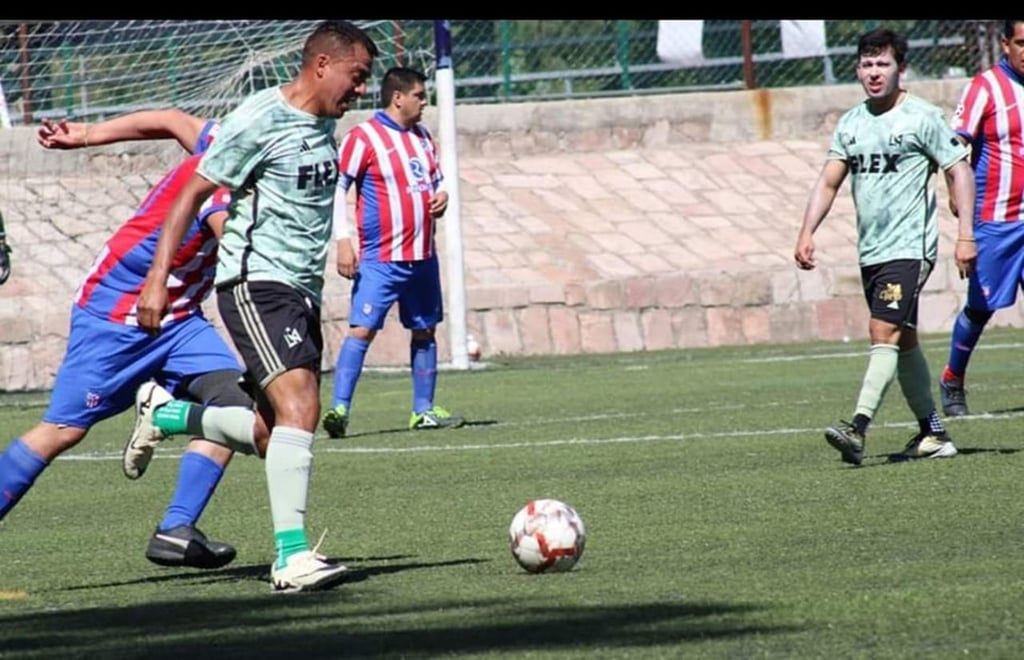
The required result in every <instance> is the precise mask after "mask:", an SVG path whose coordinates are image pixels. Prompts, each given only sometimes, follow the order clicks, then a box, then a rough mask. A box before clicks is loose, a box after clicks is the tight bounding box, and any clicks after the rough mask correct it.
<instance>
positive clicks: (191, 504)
mask: <svg viewBox="0 0 1024 660" xmlns="http://www.w3.org/2000/svg"><path fill="white" fill-rule="evenodd" d="M223 475H224V468H222V467H221V466H220V465H218V464H217V463H216V462H214V461H212V460H210V459H209V458H207V457H206V456H203V455H202V454H199V453H197V452H194V451H187V452H185V455H184V456H182V457H181V467H179V469H178V485H177V486H176V487H175V489H174V496H173V497H172V498H171V503H170V504H169V505H168V506H167V512H166V513H165V514H164V519H163V520H162V521H160V531H164V532H166V531H168V530H170V529H174V528H175V527H179V526H181V525H195V524H196V521H197V520H199V516H201V515H202V513H203V510H204V509H206V505H207V504H208V503H209V501H210V497H211V496H212V495H213V491H214V490H216V488H217V484H218V483H219V482H220V478H221V477H222V476H223Z"/></svg>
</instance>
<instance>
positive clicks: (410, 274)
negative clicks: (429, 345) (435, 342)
mask: <svg viewBox="0 0 1024 660" xmlns="http://www.w3.org/2000/svg"><path fill="white" fill-rule="evenodd" d="M395 302H397V303H398V318H399V319H400V320H401V321H402V326H403V327H405V328H408V329H409V330H427V329H430V328H435V327H437V325H438V324H439V323H441V321H442V320H443V319H444V306H443V304H442V302H441V273H440V270H439V269H438V265H437V255H436V254H435V255H434V256H432V257H430V258H429V259H424V260H423V261H392V262H377V261H371V262H365V261H364V262H361V263H360V264H359V272H358V273H356V276H355V280H354V282H353V285H352V309H351V310H350V311H349V315H348V324H349V325H351V326H356V327H360V328H371V329H373V330H380V329H381V328H383V327H384V318H385V317H386V316H387V315H388V311H389V310H390V309H391V306H392V305H394V304H395Z"/></svg>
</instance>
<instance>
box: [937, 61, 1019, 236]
mask: <svg viewBox="0 0 1024 660" xmlns="http://www.w3.org/2000/svg"><path fill="white" fill-rule="evenodd" d="M950 123H951V125H952V127H953V130H954V131H956V132H957V133H958V134H960V135H962V136H964V137H965V138H966V139H967V140H969V141H970V142H971V146H972V149H973V153H972V156H971V162H972V164H973V165H974V178H975V183H976V188H977V194H976V195H975V213H974V218H975V220H976V221H981V222H1016V221H1019V220H1021V219H1024V218H1022V211H1024V80H1022V78H1021V76H1019V75H1018V74H1017V73H1016V72H1015V71H1014V70H1013V69H1012V68H1011V67H1010V65H1009V63H1008V62H1007V61H1006V58H1003V59H1002V61H1000V62H999V63H998V64H996V65H995V66H993V67H991V68H989V69H986V70H985V71H983V72H981V73H979V74H978V75H976V76H974V78H972V79H971V82H970V83H968V85H967V87H966V88H964V91H963V94H962V95H961V97H960V103H959V105H957V108H956V111H955V112H954V113H953V118H952V121H951V122H950Z"/></svg>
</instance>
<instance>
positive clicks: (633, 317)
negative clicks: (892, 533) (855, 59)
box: [0, 80, 1024, 390]
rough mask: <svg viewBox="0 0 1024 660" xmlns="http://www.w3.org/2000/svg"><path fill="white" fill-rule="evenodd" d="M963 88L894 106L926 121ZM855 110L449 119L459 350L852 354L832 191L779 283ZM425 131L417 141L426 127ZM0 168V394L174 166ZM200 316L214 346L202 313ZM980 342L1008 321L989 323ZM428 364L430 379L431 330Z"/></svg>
mask: <svg viewBox="0 0 1024 660" xmlns="http://www.w3.org/2000/svg"><path fill="white" fill-rule="evenodd" d="M964 82H965V81H963V80H958V81H932V82H921V83H911V84H910V85H909V87H910V89H911V91H912V92H915V93H917V94H920V95H921V96H923V97H925V98H927V99H929V100H931V101H933V102H935V103H936V104H937V105H940V106H941V107H943V108H945V109H946V110H947V111H948V110H949V109H951V108H952V107H953V105H954V104H955V103H956V101H957V97H958V95H959V91H960V89H961V87H962V85H963V84H964ZM861 99H862V92H861V90H860V87H859V86H857V85H842V86H834V87H823V88H793V89H774V90H759V91H755V92H746V91H731V92H708V93H694V94H679V95H669V96H644V97H639V98H618V99H603V100H590V101H552V102H545V103H536V104H527V103H524V104H514V105H505V106H495V105H487V106H460V107H459V108H458V109H457V120H458V125H459V134H458V136H457V141H458V148H459V165H460V173H459V175H460V191H461V193H462V201H461V206H460V216H461V220H462V225H463V231H462V235H463V239H464V255H463V257H464V262H465V267H466V269H465V283H466V302H467V317H468V318H467V322H468V329H469V332H470V334H472V335H473V336H474V337H475V338H476V339H477V341H478V342H479V343H480V344H481V346H482V349H483V352H484V355H485V357H490V358H493V357H496V356H499V355H503V354H506V355H531V354H532V355H537V354H574V353H598V352H612V351H640V350H658V349H665V348H686V347H695V346H717V345H725V344H751V343H762V342H788V341H803V340H808V339H840V338H843V337H850V338H853V339H854V340H857V341H863V340H864V339H865V335H866V326H867V311H866V308H865V304H864V301H863V294H862V292H861V289H860V282H859V271H858V269H857V266H856V249H855V240H856V231H855V221H854V216H853V206H852V202H851V201H850V200H849V193H848V191H845V190H844V191H843V192H842V193H841V194H840V198H839V199H838V200H837V202H836V204H835V205H834V208H833V210H832V213H831V214H830V216H829V218H828V219H827V220H826V222H825V224H824V225H823V226H822V228H821V229H820V230H819V232H818V235H817V247H818V253H819V261H820V264H821V265H820V267H819V268H818V269H817V270H815V271H811V272H803V271H798V270H797V269H796V268H795V267H794V266H793V264H792V249H793V245H794V242H795V239H796V231H797V228H798V227H799V223H800V220H801V216H802V212H803V207H804V204H805V203H806V196H807V193H808V191H809V189H810V186H811V185H812V184H813V182H814V179H815V178H816V176H817V173H818V170H819V168H820V166H821V163H822V162H823V158H824V153H825V148H826V145H827V142H828V139H829V137H830V134H831V130H832V127H833V126H834V124H835V121H836V120H837V119H838V117H839V115H840V114H841V113H842V112H843V111H844V110H845V109H846V108H848V107H850V106H852V105H853V104H855V103H857V102H859V101H860V100H861ZM365 114H366V113H362V114H361V115H360V114H359V113H356V114H353V115H352V116H350V117H346V118H345V120H344V122H345V123H344V124H343V126H342V127H341V128H342V129H344V128H347V126H348V125H351V124H353V123H355V122H357V121H359V120H361V119H362V118H364V116H365ZM426 121H427V123H428V125H431V126H432V127H433V124H432V122H433V121H434V115H432V114H428V116H427V118H426ZM435 128H436V127H435ZM0 153H2V154H4V156H3V157H2V158H0V211H2V212H3V213H4V216H5V218H6V221H7V230H8V237H9V240H10V243H11V244H12V245H13V246H14V250H15V251H14V254H13V275H12V277H11V279H10V280H9V281H8V282H7V283H6V284H5V285H4V286H2V287H0V328H2V333H0V390H31V389H45V388H48V387H50V386H51V385H52V383H53V377H54V375H55V373H56V369H57V367H58V366H59V363H60V360H61V358H62V355H63V350H64V345H65V343H66V339H67V329H68V318H69V307H70V300H71V297H72V295H73V293H74V291H75V289H76V288H77V286H78V284H79V282H80V281H81V279H82V277H83V276H84V275H85V272H86V269H87V268H88V267H89V265H90V264H91V262H92V260H93V258H94V256H95V255H96V253H97V252H98V251H99V249H100V248H101V246H102V245H103V242H104V241H105V240H106V239H107V238H108V236H109V235H110V234H111V232H113V231H114V229H116V227H117V226H118V225H119V224H120V223H121V222H123V221H124V220H125V219H126V218H127V217H128V216H129V215H130V214H131V212H132V210H133V209H134V207H135V206H136V205H137V203H138V201H139V200H140V199H141V198H142V196H143V195H145V193H146V192H147V191H148V189H149V187H150V186H152V185H153V184H154V183H155V182H156V181H157V180H158V179H159V178H160V177H161V176H162V175H163V173H164V171H165V170H166V169H167V168H168V167H170V166H171V165H172V164H174V163H176V162H177V161H178V160H179V159H180V157H181V152H180V150H179V149H178V148H177V146H176V145H171V144H167V143H132V144H126V145H118V146H111V147H101V148H97V149H93V150H89V151H75V152H46V151H44V150H42V149H41V148H39V147H38V146H37V145H36V144H35V142H34V133H33V131H32V130H30V129H13V130H9V131H0ZM938 190H939V196H940V206H941V208H942V209H943V217H942V218H941V220H940V263H939V264H938V267H937V269H936V272H935V273H934V274H933V275H932V277H931V279H930V281H929V283H928V286H927V288H926V290H925V292H924V295H923V297H922V305H921V319H920V321H921V322H920V327H921V329H922V330H923V331H925V332H946V331H948V330H949V328H950V326H951V324H952V321H953V319H954V317H955V315H956V313H957V311H958V310H959V307H960V305H961V304H962V303H963V298H964V294H965V285H964V284H963V282H961V281H960V280H959V278H958V277H957V275H956V270H955V267H954V266H953V264H952V262H951V259H950V257H951V255H952V248H953V241H954V239H955V231H956V227H955V222H954V221H953V219H952V218H951V217H949V215H948V214H947V213H946V212H945V204H946V197H945V190H944V186H943V185H942V184H941V183H939V184H938ZM439 232H440V233H439V236H438V245H439V246H440V248H441V254H442V265H443V267H444V266H446V265H447V262H446V261H445V260H444V256H445V254H444V253H445V230H444V227H443V226H442V227H441V228H440V230H439ZM333 263H334V255H333V254H331V255H330V257H329V260H328V264H329V265H328V271H329V272H328V277H327V288H326V291H325V305H324V310H323V318H324V335H325V342H326V354H325V356H324V367H325V368H326V369H332V368H333V364H334V360H335V356H336V353H337V350H338V347H339V344H340V340H341V338H342V336H343V335H344V332H345V328H346V318H347V315H348V293H349V290H348V287H349V283H348V281H347V280H343V279H342V278H340V277H337V276H335V275H334V273H333ZM442 272H444V271H442ZM445 280H446V282H445V284H446V287H447V278H446V277H445ZM446 290H447V289H446ZM449 293H450V292H449ZM206 310H207V313H208V315H209V316H210V318H211V319H212V320H213V321H214V323H215V324H217V325H218V327H219V319H218V318H217V314H216V309H215V307H214V305H213V304H212V301H210V302H209V303H208V304H207V306H206ZM994 322H995V323H997V324H1009V325H1020V324H1022V323H1024V319H1022V318H1021V313H1020V312H1019V311H1017V310H1007V311H1006V312H1005V313H1001V314H999V315H997V316H996V317H995V319H994ZM439 347H440V357H441V359H442V360H445V361H446V360H448V359H450V350H449V346H448V341H447V333H446V332H445V327H444V326H442V328H441V332H439ZM407 360H408V335H407V333H406V332H405V331H404V330H402V328H401V327H400V323H399V322H398V318H397V313H396V311H395V310H393V311H392V314H391V316H390V317H389V319H388V322H387V325H386V327H385V330H384V331H383V332H382V333H381V334H380V336H379V337H378V339H377V341H375V343H374V346H373V348H372V349H371V351H370V353H369V355H368V359H367V363H368V364H371V365H376V366H385V365H395V366H401V365H405V364H406V363H407Z"/></svg>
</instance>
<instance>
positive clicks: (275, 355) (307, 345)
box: [217, 282, 324, 389]
mask: <svg viewBox="0 0 1024 660" xmlns="http://www.w3.org/2000/svg"><path fill="white" fill-rule="evenodd" d="M217 309H218V311H219V312H220V316H221V320H222V321H223V322H224V327H225V328H226V329H227V331H228V334H229V335H231V340H232V341H233V342H234V344H235V348H236V349H238V353H239V355H241V357H242V361H243V362H244V363H245V366H246V369H248V373H247V374H246V376H247V377H248V378H250V379H251V380H252V381H254V382H255V383H257V384H258V385H259V386H260V388H261V389H262V388H265V387H266V386H267V385H268V384H269V383H270V382H271V381H272V380H274V379H275V378H277V377H278V376H280V375H281V374H283V373H284V372H286V371H289V370H291V369H298V368H302V367H308V368H309V369H312V370H313V371H314V372H315V373H316V374H317V376H318V377H319V374H320V361H321V357H322V355H323V351H324V338H323V333H322V332H321V330H320V308H319V307H317V306H316V305H314V304H313V302H312V301H311V300H309V298H307V297H306V296H305V295H303V294H302V293H300V292H299V291H297V290H296V289H294V288H292V287H290V286H288V285H287V284H282V283H280V282H237V283H233V284H229V285H226V286H224V287H219V288H218V289H217Z"/></svg>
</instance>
